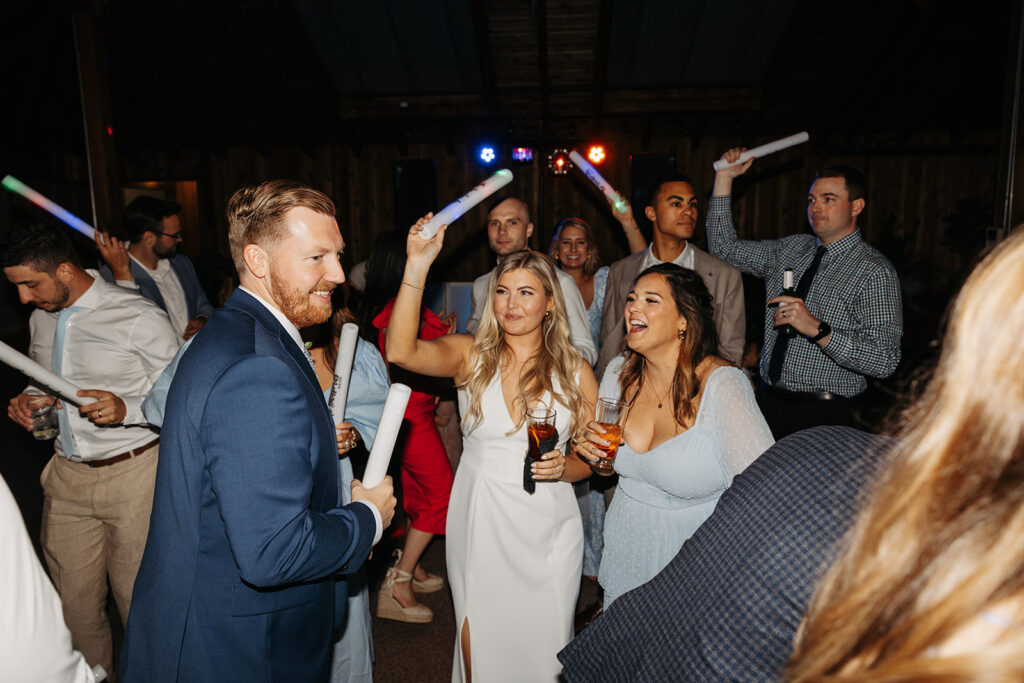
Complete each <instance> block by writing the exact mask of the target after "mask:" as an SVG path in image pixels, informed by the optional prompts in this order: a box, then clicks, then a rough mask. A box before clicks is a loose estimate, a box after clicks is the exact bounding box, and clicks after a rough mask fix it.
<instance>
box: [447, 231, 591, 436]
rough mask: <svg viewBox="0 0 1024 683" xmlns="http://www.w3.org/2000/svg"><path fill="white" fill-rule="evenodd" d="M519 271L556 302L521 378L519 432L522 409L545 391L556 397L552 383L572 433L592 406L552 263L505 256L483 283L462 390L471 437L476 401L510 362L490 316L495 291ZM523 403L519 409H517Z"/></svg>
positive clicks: (533, 256)
mask: <svg viewBox="0 0 1024 683" xmlns="http://www.w3.org/2000/svg"><path fill="white" fill-rule="evenodd" d="M520 268H521V269H523V270H525V271H527V272H529V273H532V274H533V275H535V276H537V278H538V279H539V280H540V282H541V285H542V286H543V287H544V294H545V295H547V296H548V297H551V298H553V299H554V307H553V308H552V309H551V315H550V316H549V317H548V318H546V319H545V320H544V322H543V323H542V326H543V329H542V335H541V347H540V349H538V350H537V355H536V362H535V363H534V364H533V365H532V367H530V368H529V369H528V370H526V371H525V372H524V373H523V375H522V376H521V377H520V379H519V395H518V396H517V397H516V399H515V401H513V405H515V406H516V410H515V413H516V414H518V415H520V418H519V420H518V421H517V422H516V430H518V429H519V428H520V427H521V426H522V424H523V422H524V421H525V420H526V407H527V406H529V405H532V404H533V403H534V402H535V401H537V400H539V399H540V397H541V396H543V395H544V393H545V392H551V395H552V396H556V395H557V394H556V392H555V390H554V382H553V381H552V380H553V379H555V378H557V379H558V385H559V387H560V389H561V397H560V400H561V402H562V403H563V404H564V405H566V406H567V407H568V408H569V410H570V411H571V412H572V415H573V420H572V431H573V433H575V432H576V431H578V430H580V429H582V428H583V426H584V425H585V424H586V423H587V420H588V416H589V415H590V414H591V413H592V409H593V406H587V404H586V401H584V399H583V395H582V394H581V393H580V388H579V380H578V377H577V375H578V374H579V371H580V368H581V367H582V364H583V358H582V357H581V356H580V354H579V351H577V350H576V348H575V347H574V346H573V345H572V343H571V342H570V341H569V319H568V317H567V316H566V313H565V301H564V300H563V299H562V288H561V287H560V286H559V284H558V275H557V273H556V271H555V266H554V265H553V264H552V263H551V260H550V259H549V258H548V257H547V256H544V255H543V254H538V253H537V252H535V251H519V252H516V253H514V254H509V255H508V256H506V257H505V258H503V259H502V260H501V262H499V263H498V267H497V268H495V269H494V273H492V274H491V279H490V282H489V283H488V284H487V298H486V299H485V300H484V309H483V312H482V314H481V316H480V327H479V328H478V329H477V331H476V338H475V339H474V340H473V346H472V347H471V348H470V358H471V359H472V362H473V369H472V371H471V373H470V375H469V378H468V379H467V380H466V382H465V384H464V385H463V386H464V387H465V389H466V392H467V394H468V395H469V410H467V411H466V415H465V417H464V419H463V421H462V425H463V431H464V432H465V433H469V432H470V431H472V430H473V429H474V428H476V427H477V426H478V425H479V424H480V421H481V420H482V419H483V410H482V409H481V407H480V397H481V396H482V395H483V392H484V390H485V389H486V388H487V386H488V385H489V384H490V383H491V380H492V379H493V378H494V376H495V374H497V373H498V371H499V369H500V365H501V362H502V361H504V362H509V361H511V360H512V352H511V350H510V349H509V347H508V345H507V344H506V342H505V333H504V331H503V330H502V329H501V326H500V325H498V321H497V319H496V318H495V316H494V304H493V301H494V291H495V290H496V289H497V287H498V281H499V280H500V279H501V276H502V275H504V274H505V273H507V272H509V271H512V270H517V269H520ZM520 404H521V405H520Z"/></svg>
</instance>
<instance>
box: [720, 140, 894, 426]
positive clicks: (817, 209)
mask: <svg viewBox="0 0 1024 683" xmlns="http://www.w3.org/2000/svg"><path fill="white" fill-rule="evenodd" d="M742 151H743V150H742V149H740V148H734V149H731V150H729V151H728V152H726V153H725V154H724V155H723V156H722V159H724V160H726V161H729V162H732V161H736V160H737V159H738V158H739V156H740V153H741V152H742ZM752 163H753V160H752V159H751V160H749V161H747V162H746V163H743V164H739V165H737V166H733V167H731V168H725V169H722V170H721V171H718V172H717V173H716V174H715V186H714V192H713V196H712V198H711V206H710V207H709V211H708V220H707V234H708V247H709V251H710V252H711V253H712V254H714V255H715V256H717V257H719V258H721V259H723V260H725V261H728V262H729V263H731V264H733V265H734V266H736V267H737V268H739V269H740V270H742V271H743V272H745V273H750V274H751V275H755V276H757V277H760V278H762V279H764V281H765V288H766V290H767V293H768V298H769V301H768V304H769V308H768V309H767V312H766V315H765V340H764V352H763V354H762V356H761V379H762V383H761V386H760V388H759V389H758V392H757V402H758V405H759V406H760V407H761V412H762V413H764V417H765V419H766V420H767V422H768V425H769V426H770V427H771V429H772V433H773V434H774V436H775V438H776V439H781V438H783V437H784V436H786V435H787V434H791V433H793V432H795V431H799V430H801V429H806V428H807V427H812V426H814V425H825V424H832V425H850V424H852V422H853V418H854V415H855V412H856V410H857V407H858V405H857V404H858V397H859V396H860V395H861V394H862V393H863V392H864V390H865V389H866V388H867V378H868V377H877V378H879V379H881V378H884V377H888V376H889V375H891V374H892V373H893V371H894V370H895V369H896V365H897V364H898V363H899V360H900V338H901V337H902V335H903V307H902V301H901V298H900V286H899V278H898V277H897V275H896V270H895V269H894V268H893V266H892V263H890V262H889V260H888V259H887V258H885V257H884V256H883V255H882V254H881V253H879V252H878V250H877V249H875V248H874V247H872V246H870V245H869V244H867V243H866V242H865V241H864V239H863V237H862V236H861V232H860V230H859V229H858V228H857V217H858V216H859V215H860V214H861V213H862V212H863V211H864V198H865V194H866V183H865V180H864V176H863V175H862V174H861V173H859V172H858V171H855V170H854V169H851V168H847V167H843V166H836V167H831V168H825V169H822V170H821V171H820V172H819V173H818V174H817V175H816V177H815V180H814V182H813V183H812V185H811V189H810V190H809V191H808V193H807V221H808V223H810V226H811V230H812V231H813V234H808V233H802V234H799V235H790V236H788V237H783V238H781V239H777V240H761V241H752V240H741V239H739V238H738V237H737V235H736V229H735V228H734V227H733V223H732V205H731V194H732V183H733V179H734V178H736V177H737V176H739V175H742V174H743V173H745V172H746V171H747V169H749V168H750V166H751V164H752ZM786 269H792V270H793V285H794V287H796V289H797V296H777V295H778V294H779V292H781V291H782V289H783V273H784V271H785V270H786ZM803 280H806V282H804V281H803ZM784 325H791V326H792V327H793V329H794V330H795V331H796V336H794V337H791V338H786V337H783V336H782V335H780V334H779V332H778V330H777V329H776V328H777V327H781V326H784Z"/></svg>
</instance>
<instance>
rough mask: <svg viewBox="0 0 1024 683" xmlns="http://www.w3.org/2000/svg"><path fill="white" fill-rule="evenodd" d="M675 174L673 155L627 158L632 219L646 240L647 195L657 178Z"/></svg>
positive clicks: (648, 233) (647, 226) (647, 233)
mask: <svg viewBox="0 0 1024 683" xmlns="http://www.w3.org/2000/svg"><path fill="white" fill-rule="evenodd" d="M675 172H676V157H675V155H674V154H634V155H632V156H630V157H629V203H630V204H631V205H632V206H633V217H634V218H636V223H637V225H638V226H639V227H640V230H641V231H642V232H643V233H644V235H645V236H646V237H647V239H648V240H650V237H651V229H652V228H651V222H650V221H649V220H647V216H645V215H644V207H645V206H647V193H648V192H650V189H651V185H653V184H654V181H656V180H657V179H658V178H660V177H661V176H663V175H667V174H669V173H675Z"/></svg>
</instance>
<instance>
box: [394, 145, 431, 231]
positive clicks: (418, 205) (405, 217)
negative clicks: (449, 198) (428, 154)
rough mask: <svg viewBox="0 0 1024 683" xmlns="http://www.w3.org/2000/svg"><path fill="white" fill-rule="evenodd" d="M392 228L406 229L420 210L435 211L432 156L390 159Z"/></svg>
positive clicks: (419, 214)
mask: <svg viewBox="0 0 1024 683" xmlns="http://www.w3.org/2000/svg"><path fill="white" fill-rule="evenodd" d="M394 174H395V230H403V231H404V230H408V229H409V226H410V225H412V224H413V223H415V222H416V221H417V220H419V218H420V217H421V216H423V214H425V213H427V212H428V211H437V210H438V208H440V207H438V206H437V164H436V162H435V161H434V160H433V159H399V160H398V161H396V162H394Z"/></svg>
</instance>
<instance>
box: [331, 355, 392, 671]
mask: <svg viewBox="0 0 1024 683" xmlns="http://www.w3.org/2000/svg"><path fill="white" fill-rule="evenodd" d="M389 387H390V381H389V380H388V369H387V366H386V365H385V364H384V359H383V358H381V355H380V352H379V351H377V348H376V347H375V346H374V345H373V344H370V343H369V342H367V341H365V340H364V339H362V338H359V340H358V342H357V343H356V353H355V358H354V359H353V361H352V378H351V380H350V381H349V385H348V400H347V402H346V404H345V419H346V420H347V421H348V422H351V423H352V425H353V426H354V427H355V428H356V429H357V430H359V435H360V436H361V437H362V439H363V443H364V444H366V445H367V446H370V445H372V444H373V440H374V438H375V437H376V436H377V426H378V425H379V424H380V416H381V414H382V413H383V412H384V401H385V399H387V395H388V388H389ZM330 393H331V392H330V390H329V389H328V390H327V391H325V392H324V398H325V399H327V400H329V399H330ZM338 465H339V466H340V469H341V497H342V502H343V503H344V504H345V505H348V504H349V503H351V502H352V490H351V484H352V479H353V473H352V461H351V460H350V459H349V458H347V457H343V458H341V460H340V461H339V462H338ZM347 578H348V610H346V612H345V624H344V625H343V626H342V627H341V628H340V629H339V630H338V632H337V633H335V634H334V638H335V639H334V649H333V651H332V653H331V683H352V682H355V681H359V682H361V683H372V681H373V629H372V625H371V619H370V591H369V586H368V583H367V579H366V568H365V567H360V568H359V571H358V572H356V573H355V574H349V575H348V577H347Z"/></svg>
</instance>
